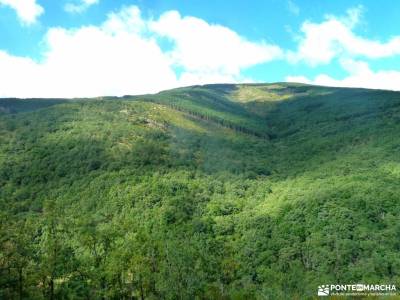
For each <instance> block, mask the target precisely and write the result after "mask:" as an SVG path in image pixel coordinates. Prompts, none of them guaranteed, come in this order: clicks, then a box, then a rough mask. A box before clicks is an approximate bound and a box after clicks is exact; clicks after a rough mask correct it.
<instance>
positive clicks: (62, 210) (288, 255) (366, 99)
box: [0, 83, 400, 300]
mask: <svg viewBox="0 0 400 300" xmlns="http://www.w3.org/2000/svg"><path fill="white" fill-rule="evenodd" d="M399 182H400V93H399V92H392V91H382V90H367V89H354V88H353V89H351V88H330V87H322V86H311V85H302V84H290V83H275V84H243V85H229V84H227V85H222V84H220V85H218V84H216V85H204V86H192V87H186V88H179V89H174V90H169V91H164V92H160V93H158V94H153V95H143V96H124V97H99V98H91V99H0V299H51V300H53V299H141V300H143V299H247V300H248V299H313V298H316V295H317V288H318V286H319V285H321V284H335V283H346V284H347V283H349V284H350V283H359V282H365V283H373V284H379V283H382V284H389V283H390V284H397V286H399V287H400V255H399V253H400V184H399Z"/></svg>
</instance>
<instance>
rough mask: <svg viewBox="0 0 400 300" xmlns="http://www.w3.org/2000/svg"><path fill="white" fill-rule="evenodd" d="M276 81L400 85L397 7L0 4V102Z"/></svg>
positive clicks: (350, 0) (347, 1)
mask: <svg viewBox="0 0 400 300" xmlns="http://www.w3.org/2000/svg"><path fill="white" fill-rule="evenodd" d="M282 81H288V82H302V83H310V84H318V85H329V86H345V87H365V88H378V89H389V90H400V1H397V0H382V1H376V0H365V1H361V0H359V1H355V0H263V1H261V0H260V1H256V0H253V1H250V0H249V1H242V0H230V1H226V0H213V1H206V0H202V1H201V0H137V1H133V0H57V1H55V0H0V97H19V98H33V97H41V98H52V97H96V96H107V95H110V96H111V95H112V96H122V95H135V94H145V93H155V92H158V91H161V90H165V89H171V88H175V87H180V86H188V85H196V84H208V83H244V82H282Z"/></svg>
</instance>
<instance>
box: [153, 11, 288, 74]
mask: <svg viewBox="0 0 400 300" xmlns="http://www.w3.org/2000/svg"><path fill="white" fill-rule="evenodd" d="M150 29H151V30H152V31H154V32H156V33H157V34H159V35H160V36H163V37H166V38H167V39H169V40H170V41H171V42H172V43H173V49H172V50H171V51H170V52H169V53H168V55H169V56H170V58H171V60H172V62H173V63H174V64H175V65H176V66H179V67H182V68H184V69H185V70H186V72H187V74H184V75H183V77H184V78H186V79H187V80H188V81H190V80H189V78H198V79H199V80H200V81H206V80H205V79H206V78H210V77H211V78H214V80H213V81H215V79H216V78H219V79H220V81H235V79H237V77H238V76H239V75H240V71H241V70H242V69H243V68H247V67H250V66H252V65H255V64H259V63H264V62H268V61H271V60H273V59H278V58H280V57H281V56H282V50H281V49H280V48H279V47H277V46H274V45H269V44H267V43H266V42H264V41H261V42H258V43H254V42H250V41H247V40H246V39H244V38H243V37H241V36H239V35H238V34H237V33H236V32H234V31H232V30H230V29H229V28H226V27H223V26H220V25H213V24H209V23H207V22H205V21H204V20H202V19H198V18H194V17H182V16H181V15H180V14H179V13H178V12H177V11H170V12H167V13H164V14H163V15H162V16H161V17H160V18H159V19H158V20H157V21H153V22H151V23H150ZM193 75H194V76H193ZM202 78H203V79H202ZM186 79H185V80H186Z"/></svg>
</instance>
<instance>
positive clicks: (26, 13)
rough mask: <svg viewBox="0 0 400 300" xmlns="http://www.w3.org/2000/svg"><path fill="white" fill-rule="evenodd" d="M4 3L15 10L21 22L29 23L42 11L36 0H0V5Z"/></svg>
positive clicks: (33, 21) (34, 20)
mask: <svg viewBox="0 0 400 300" xmlns="http://www.w3.org/2000/svg"><path fill="white" fill-rule="evenodd" d="M1 5H5V6H8V7H10V8H12V9H14V10H15V12H16V13H17V16H18V18H19V19H20V20H21V22H22V23H23V24H26V25H31V24H33V23H35V22H36V20H37V18H38V17H39V16H40V15H41V14H43V13H44V9H43V7H42V6H40V5H39V4H37V3H36V0H0V6H1Z"/></svg>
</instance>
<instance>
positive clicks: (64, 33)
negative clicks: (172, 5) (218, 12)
mask: <svg viewBox="0 0 400 300" xmlns="http://www.w3.org/2000/svg"><path fill="white" fill-rule="evenodd" d="M165 39H166V40H167V41H168V42H169V43H170V44H171V49H170V50H168V51H163V49H162V47H161V46H160V44H161V42H163V40H164V42H165ZM44 42H45V45H46V51H45V53H43V59H42V60H41V61H33V60H32V59H30V58H23V57H16V56H12V55H10V54H8V53H6V52H4V51H2V52H0V69H3V70H9V71H8V72H7V74H5V72H3V73H0V82H1V83H2V88H1V89H0V97H8V96H13V97H94V96H102V95H125V94H141V93H152V92H158V91H160V90H163V89H169V88H173V87H178V86H182V85H191V84H199V83H211V82H237V81H241V80H243V78H242V77H241V73H240V72H241V70H242V69H244V68H247V67H250V66H253V65H255V64H259V63H264V62H267V61H270V60H272V59H276V58H278V57H280V56H282V50H281V49H280V48H279V47H277V46H274V45H270V44H267V43H266V42H264V41H256V42H252V41H248V40H246V39H245V38H243V37H241V36H240V35H238V34H237V33H236V32H234V31H232V30H230V29H229V28H226V27H223V26H220V25H213V24H209V23H207V22H205V21H204V20H201V19H198V18H194V17H182V16H180V15H179V13H178V12H176V11H169V12H166V13H164V14H163V15H161V16H160V18H159V19H157V20H151V19H145V18H143V17H142V16H141V13H140V10H139V8H138V7H136V6H130V7H125V8H123V9H122V10H120V11H119V12H116V13H111V14H109V15H108V17H107V20H106V21H105V22H104V23H103V24H101V25H100V26H86V27H80V28H74V29H65V28H51V29H49V30H48V32H47V34H46V37H45V40H44ZM176 70H179V72H176ZM177 73H179V75H177Z"/></svg>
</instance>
